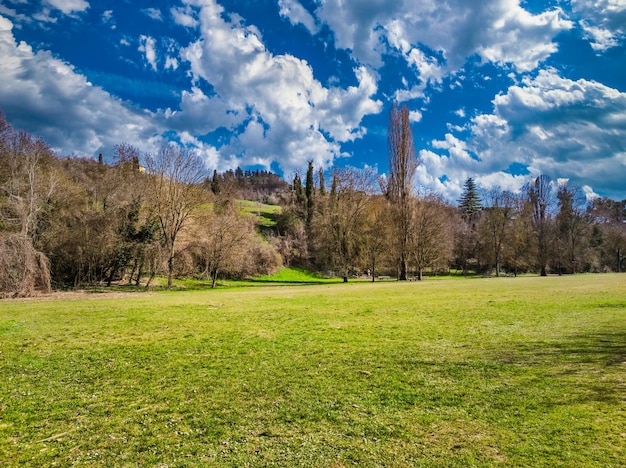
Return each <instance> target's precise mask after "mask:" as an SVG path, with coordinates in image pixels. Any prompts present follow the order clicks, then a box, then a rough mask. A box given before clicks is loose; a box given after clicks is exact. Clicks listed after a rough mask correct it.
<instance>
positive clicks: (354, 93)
mask: <svg viewBox="0 0 626 468" xmlns="http://www.w3.org/2000/svg"><path fill="white" fill-rule="evenodd" d="M197 3H201V10H200V12H199V15H198V18H199V21H200V28H201V36H202V37H201V39H200V40H198V41H196V42H194V43H192V44H190V45H189V46H188V47H187V48H185V49H183V50H182V51H181V58H182V59H183V60H185V61H187V62H189V64H190V67H191V71H192V73H193V75H194V77H196V78H203V79H205V80H206V81H208V82H209V83H211V84H212V85H213V87H214V89H215V92H216V95H217V96H218V98H212V99H213V100H215V99H219V101H221V102H223V103H224V105H225V106H226V107H227V109H229V110H230V111H232V113H231V116H235V115H236V116H237V118H238V119H239V120H240V122H242V123H243V127H242V128H241V130H240V131H241V133H240V134H239V136H238V137H237V138H235V139H233V140H232V141H231V142H230V143H229V144H227V145H225V146H224V147H223V148H222V149H221V153H222V154H223V155H224V156H225V157H227V158H228V157H230V156H232V155H241V157H243V161H242V164H243V163H247V164H252V163H257V164H264V165H269V164H270V163H271V162H272V161H278V162H279V164H280V166H281V167H282V168H283V169H284V170H286V171H289V170H292V169H301V168H302V167H305V166H306V161H307V160H309V159H313V160H314V161H315V163H316V164H317V165H323V166H328V165H329V164H330V162H331V161H332V160H333V159H334V158H336V157H339V156H340V146H339V143H341V142H346V141H351V140H354V139H356V138H359V137H361V136H362V135H363V134H364V132H365V129H364V128H363V127H362V126H361V120H362V118H363V116H365V115H367V114H373V113H378V112H380V108H381V103H380V102H378V101H374V100H373V99H372V96H373V95H374V94H375V93H376V92H377V86H376V78H375V77H374V75H373V74H372V72H371V71H368V70H367V69H366V68H365V67H361V68H358V69H357V70H356V71H355V73H356V77H357V80H358V85H357V86H352V87H349V88H347V89H343V88H338V87H331V88H326V87H324V86H322V84H321V83H320V82H319V81H317V80H316V79H315V78H314V77H313V70H312V69H311V67H310V66H309V64H308V63H307V62H305V61H303V60H300V59H298V58H296V57H294V56H292V55H273V54H271V53H270V52H268V51H267V50H266V48H265V46H264V44H263V42H262V40H261V37H260V35H259V33H258V31H257V30H256V29H255V28H251V27H245V26H244V25H242V24H241V23H240V22H239V21H238V20H237V18H233V19H232V21H227V20H225V19H224V17H223V15H222V13H223V8H222V7H221V6H219V5H218V4H216V3H215V2H214V1H209V0H205V1H202V2H197ZM194 94H197V93H194ZM190 97H191V96H187V98H190ZM187 104H188V105H190V104H191V101H188V102H187ZM200 105H202V106H205V105H206V101H205V100H204V99H203V100H201V103H200ZM190 107H191V106H190ZM220 114H221V115H222V116H223V115H224V114H223V113H222V111H220Z"/></svg>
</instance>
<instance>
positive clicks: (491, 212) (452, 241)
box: [0, 106, 626, 296]
mask: <svg viewBox="0 0 626 468" xmlns="http://www.w3.org/2000/svg"><path fill="white" fill-rule="evenodd" d="M113 160H114V162H113V163H111V164H106V163H104V162H103V158H102V157H100V158H99V160H98V161H96V160H91V159H78V158H61V157H57V156H55V155H54V154H53V152H52V151H51V150H50V148H49V147H48V146H47V145H46V143H45V142H44V141H42V140H39V139H35V138H33V137H32V136H30V135H29V134H27V133H25V132H22V131H17V130H14V129H13V128H11V126H10V125H9V124H8V123H7V122H6V120H5V119H4V117H3V116H2V115H1V114H0V295H2V296H25V295H30V294H33V293H34V292H35V291H49V290H51V289H63V288H77V287H84V286H89V285H111V284H113V283H123V284H134V285H143V286H146V287H148V286H150V284H152V281H153V279H154V277H155V276H157V275H159V276H161V275H163V276H165V277H167V284H168V287H171V286H172V281H173V279H174V278H175V277H205V278H210V279H211V280H212V284H213V285H214V286H215V284H216V281H217V279H218V277H219V276H220V275H222V276H226V277H240V278H243V277H253V276H257V275H261V274H270V273H272V272H274V271H276V270H277V269H279V268H280V267H282V266H283V265H293V266H302V267H306V268H309V269H312V270H315V271H318V272H320V273H323V274H327V275H336V276H340V277H343V278H344V280H345V281H348V279H349V278H350V277H353V276H364V275H368V276H369V277H370V278H371V279H372V280H375V279H376V278H378V277H381V276H388V277H394V278H398V279H401V280H406V279H413V278H414V279H422V277H423V275H425V274H434V273H440V272H445V273H447V272H449V271H450V270H452V269H454V270H458V271H460V272H462V273H465V274H469V273H472V274H482V275H496V276H498V275H502V274H512V275H515V274H520V273H526V272H536V273H538V274H542V275H545V274H548V273H552V274H569V273H580V272H603V271H623V270H624V268H625V267H626V265H625V260H624V259H625V255H624V252H625V251H626V224H625V222H624V221H625V215H626V202H625V201H621V202H618V201H614V200H610V199H606V198H600V199H595V200H593V202H592V203H587V201H586V199H585V197H584V196H583V195H582V193H581V191H580V190H578V189H576V188H574V187H570V186H568V185H566V184H562V185H559V184H555V183H554V182H553V181H552V180H550V179H549V178H548V177H546V176H541V177H538V178H537V179H535V180H534V181H532V182H531V183H529V184H528V185H527V186H526V187H524V189H523V190H521V191H520V192H519V193H510V192H506V191H503V190H500V189H497V188H496V189H491V190H482V189H481V188H480V187H478V186H476V184H475V183H474V181H473V180H472V179H468V180H467V181H466V184H465V190H464V193H463V196H462V198H461V199H460V200H459V203H458V206H454V205H452V204H450V203H447V202H446V201H444V200H443V199H442V198H441V197H439V196H437V195H433V194H430V195H424V194H418V193H416V192H415V190H414V188H413V187H414V175H415V171H416V168H417V167H418V164H419V161H418V160H417V158H416V156H415V150H414V148H413V137H412V135H411V130H410V122H409V118H408V110H407V109H406V107H405V106H403V107H402V108H398V106H394V108H393V110H392V113H391V116H390V124H389V171H388V176H387V177H386V178H381V177H379V176H378V175H377V174H376V173H375V172H374V171H373V170H371V169H367V168H366V169H355V168H350V167H347V168H341V169H339V168H337V169H334V170H331V171H327V172H324V171H323V170H321V169H319V168H315V167H314V166H313V164H312V163H309V165H308V167H307V168H306V172H305V175H304V177H303V176H301V174H296V176H295V177H294V179H293V181H292V183H291V184H287V183H286V182H285V181H284V180H282V179H281V178H280V177H279V176H278V175H276V174H273V173H271V172H268V171H243V170H241V169H237V170H235V171H228V172H226V173H223V174H219V173H217V172H214V173H213V174H212V175H209V174H207V173H206V168H205V166H204V164H203V162H202V161H201V160H200V159H199V158H198V157H197V156H196V155H195V154H194V153H193V152H191V151H189V150H187V149H185V148H183V147H180V146H177V145H175V144H169V145H165V146H163V147H162V148H161V149H160V150H159V151H158V152H157V153H156V154H142V153H140V152H139V151H138V150H137V149H136V148H135V147H133V146H132V145H129V144H120V145H118V146H117V147H116V148H115V154H114V158H113ZM327 177H328V181H327V180H326V178H327ZM242 198H243V199H248V200H255V201H260V202H264V203H270V204H274V205H280V207H281V209H280V210H279V211H278V212H277V213H276V214H275V215H274V217H275V219H274V221H275V225H272V226H267V225H266V226H260V225H259V223H258V219H257V218H256V217H255V216H253V215H250V214H246V213H244V212H243V211H242V210H241V209H240V207H239V204H238V202H237V200H239V199H242Z"/></svg>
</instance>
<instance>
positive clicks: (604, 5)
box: [572, 0, 626, 52]
mask: <svg viewBox="0 0 626 468" xmlns="http://www.w3.org/2000/svg"><path fill="white" fill-rule="evenodd" d="M572 10H573V13H574V14H575V15H577V16H579V17H581V18H583V19H582V20H581V21H580V25H581V27H582V28H583V30H584V31H585V32H586V34H587V36H588V37H589V38H590V40H591V46H592V47H593V48H594V49H595V50H596V51H598V52H601V51H604V50H606V49H609V48H611V47H615V46H616V45H618V44H619V39H623V38H624V36H625V35H626V1H624V0H572Z"/></svg>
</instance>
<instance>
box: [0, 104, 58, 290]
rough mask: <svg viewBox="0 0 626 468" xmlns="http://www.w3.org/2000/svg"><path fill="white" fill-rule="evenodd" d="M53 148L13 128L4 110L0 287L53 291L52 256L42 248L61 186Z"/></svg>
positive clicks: (0, 139)
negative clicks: (48, 214) (52, 203)
mask: <svg viewBox="0 0 626 468" xmlns="http://www.w3.org/2000/svg"><path fill="white" fill-rule="evenodd" d="M52 163H53V158H52V153H51V151H50V149H49V148H48V146H47V144H46V143H45V142H44V141H43V140H41V139H35V138H33V137H31V136H30V135H29V134H28V133H26V132H22V131H14V130H13V129H12V128H11V126H10V125H9V124H8V123H7V122H6V120H5V119H4V116H3V115H2V114H1V113H0V168H1V169H0V292H2V293H5V294H7V293H8V294H13V295H20V296H28V295H32V294H34V293H35V291H36V290H43V291H46V292H47V291H49V290H50V288H51V284H50V271H49V261H48V258H47V256H46V255H45V254H44V253H43V252H42V251H41V250H40V249H39V248H38V247H37V244H38V243H39V242H38V239H39V235H40V231H41V224H42V222H44V213H45V211H46V210H47V209H48V207H49V205H50V200H51V197H52V195H53V193H54V192H55V189H56V177H55V176H54V175H53V172H54V171H53V170H51V167H50V166H51V165H52Z"/></svg>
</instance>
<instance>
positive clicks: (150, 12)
mask: <svg viewBox="0 0 626 468" xmlns="http://www.w3.org/2000/svg"><path fill="white" fill-rule="evenodd" d="M141 12H142V13H143V14H145V15H146V16H148V17H150V18H152V19H153V20H156V21H163V14H162V13H161V10H159V9H158V8H145V9H143V10H141Z"/></svg>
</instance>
